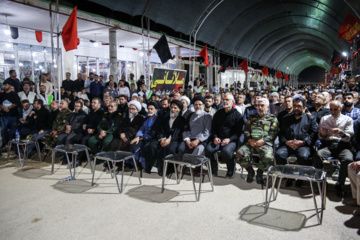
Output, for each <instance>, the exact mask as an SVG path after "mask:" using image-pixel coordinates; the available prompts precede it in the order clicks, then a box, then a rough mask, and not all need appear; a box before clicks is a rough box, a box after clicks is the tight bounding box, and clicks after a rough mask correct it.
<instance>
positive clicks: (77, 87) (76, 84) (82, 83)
mask: <svg viewBox="0 0 360 240" xmlns="http://www.w3.org/2000/svg"><path fill="white" fill-rule="evenodd" d="M84 86H85V80H81V79H77V80H75V81H74V83H73V91H76V92H80V91H81V89H82V88H83V87H84Z"/></svg>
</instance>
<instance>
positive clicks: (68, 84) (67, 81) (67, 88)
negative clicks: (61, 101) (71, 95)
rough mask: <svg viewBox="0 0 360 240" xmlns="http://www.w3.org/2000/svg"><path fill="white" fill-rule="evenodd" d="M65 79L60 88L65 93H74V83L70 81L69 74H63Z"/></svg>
mask: <svg viewBox="0 0 360 240" xmlns="http://www.w3.org/2000/svg"><path fill="white" fill-rule="evenodd" d="M65 76H66V79H65V80H63V81H62V87H63V88H64V89H65V91H67V92H68V91H70V92H71V91H74V82H73V80H71V79H70V76H71V73H69V72H67V73H66V74H65Z"/></svg>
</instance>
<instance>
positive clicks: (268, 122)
mask: <svg viewBox="0 0 360 240" xmlns="http://www.w3.org/2000/svg"><path fill="white" fill-rule="evenodd" d="M256 108H257V111H258V113H256V114H252V115H250V117H249V119H248V120H247V122H246V125H245V131H244V135H245V142H246V143H245V144H244V145H243V146H242V147H241V148H239V150H238V151H237V152H236V157H237V160H238V161H239V162H240V165H241V166H242V167H245V168H246V170H247V171H248V176H247V179H246V181H247V182H248V183H251V182H252V181H253V179H254V175H255V172H254V169H253V168H252V166H251V163H250V162H251V157H250V156H251V154H253V153H258V154H259V157H260V160H259V167H258V170H257V175H256V182H257V183H258V184H262V183H263V172H264V171H267V169H268V168H269V166H270V165H272V164H273V162H274V155H273V145H274V141H275V139H276V136H277V133H278V120H277V118H276V116H275V115H273V114H270V113H268V109H269V100H267V99H266V98H260V99H258V100H257V107H256Z"/></svg>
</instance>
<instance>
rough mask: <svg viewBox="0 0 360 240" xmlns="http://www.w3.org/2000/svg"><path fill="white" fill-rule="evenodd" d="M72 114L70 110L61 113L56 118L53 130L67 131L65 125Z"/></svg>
mask: <svg viewBox="0 0 360 240" xmlns="http://www.w3.org/2000/svg"><path fill="white" fill-rule="evenodd" d="M71 113H72V112H71V110H70V109H68V108H67V109H66V110H65V111H60V112H59V113H58V115H57V116H56V119H55V121H54V122H53V125H52V130H53V131H57V132H63V131H65V123H66V120H67V119H68V118H69V117H70V115H71Z"/></svg>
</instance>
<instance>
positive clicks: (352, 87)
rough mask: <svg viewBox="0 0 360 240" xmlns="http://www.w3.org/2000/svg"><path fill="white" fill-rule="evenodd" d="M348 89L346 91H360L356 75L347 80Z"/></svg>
mask: <svg viewBox="0 0 360 240" xmlns="http://www.w3.org/2000/svg"><path fill="white" fill-rule="evenodd" d="M347 86H348V87H347V89H345V92H346V93H347V92H352V91H355V92H360V88H359V86H357V85H356V81H355V77H351V78H349V79H348V80H347Z"/></svg>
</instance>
